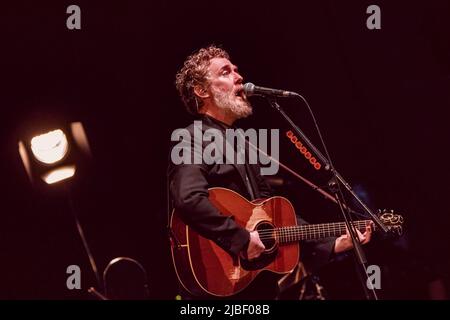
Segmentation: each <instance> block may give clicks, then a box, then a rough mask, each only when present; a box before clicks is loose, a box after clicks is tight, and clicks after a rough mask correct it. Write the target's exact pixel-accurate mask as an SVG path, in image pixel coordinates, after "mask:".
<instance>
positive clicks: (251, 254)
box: [244, 231, 266, 260]
mask: <svg viewBox="0 0 450 320" xmlns="http://www.w3.org/2000/svg"><path fill="white" fill-rule="evenodd" d="M264 249H266V247H264V244H263V243H262V242H261V239H259V234H258V231H252V232H250V241H249V242H248V247H247V252H246V253H245V254H244V256H245V258H246V259H248V260H253V259H256V258H258V257H259V256H260V255H261V253H263V252H264Z"/></svg>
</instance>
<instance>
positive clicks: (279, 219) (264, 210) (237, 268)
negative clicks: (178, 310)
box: [170, 188, 403, 297]
mask: <svg viewBox="0 0 450 320" xmlns="http://www.w3.org/2000/svg"><path fill="white" fill-rule="evenodd" d="M209 200H210V201H211V203H212V204H213V205H214V206H216V207H217V209H218V210H219V211H220V212H221V213H222V214H224V215H227V216H232V217H233V219H234V220H235V221H236V223H238V224H239V225H240V226H242V227H244V228H246V229H247V230H249V231H253V230H257V231H258V233H259V238H260V239H261V241H262V242H263V243H264V246H265V247H266V249H265V251H264V252H263V254H261V256H260V257H259V258H258V259H255V260H251V261H248V260H246V259H242V258H240V257H238V256H232V255H230V254H229V253H227V252H226V251H224V250H223V249H222V248H220V247H219V246H218V245H217V244H215V242H213V241H212V240H209V239H206V238H204V237H202V236H201V235H199V234H198V233H197V232H195V231H194V230H193V229H192V228H190V227H189V226H187V225H186V224H184V223H183V222H182V221H181V219H180V218H179V216H178V214H177V212H176V210H174V212H173V213H172V217H171V222H170V227H171V232H172V238H173V239H174V240H175V241H173V242H172V248H171V251H172V258H173V263H174V266H175V271H176V274H177V277H178V279H179V281H180V283H181V284H182V285H183V287H184V288H185V289H186V290H188V291H189V292H190V293H192V294H193V295H196V296H205V295H206V296H208V295H212V296H217V297H229V296H232V295H235V294H237V293H239V292H240V291H242V290H244V289H245V288H246V287H248V286H249V285H250V283H252V282H253V280H254V279H255V278H256V277H257V275H258V274H259V273H260V272H262V271H270V272H273V273H276V274H279V275H280V276H282V275H285V274H287V273H289V272H291V271H292V270H293V269H294V268H295V266H296V265H297V264H298V262H299V258H300V244H299V241H301V240H309V239H321V238H326V237H337V236H340V235H343V234H345V233H346V226H345V223H344V222H337V223H322V224H306V225H297V219H296V215H295V211H294V208H293V206H292V204H291V202H289V200H287V199H286V198H283V197H278V196H277V197H272V198H269V199H265V200H263V201H260V202H250V201H248V200H247V199H245V198H244V197H242V196H241V195H240V194H238V193H236V192H234V191H232V190H229V189H225V188H211V189H209ZM380 220H381V221H382V222H383V224H384V225H386V227H388V229H390V230H391V231H393V232H396V233H398V234H401V233H402V223H403V217H402V216H400V215H397V214H394V213H384V214H383V215H381V216H380ZM369 222H370V220H359V221H355V222H354V224H355V226H356V228H358V229H359V230H360V231H361V232H364V231H365V228H366V225H367V224H368V223H369ZM375 228H376V227H375Z"/></svg>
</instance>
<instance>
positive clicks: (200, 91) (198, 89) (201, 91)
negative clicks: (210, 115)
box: [194, 85, 209, 99]
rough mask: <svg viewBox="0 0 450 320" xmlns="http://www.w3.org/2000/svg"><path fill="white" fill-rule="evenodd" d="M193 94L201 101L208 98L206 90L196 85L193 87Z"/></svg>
mask: <svg viewBox="0 0 450 320" xmlns="http://www.w3.org/2000/svg"><path fill="white" fill-rule="evenodd" d="M194 93H195V95H196V96H197V97H199V98H202V99H206V98H209V93H208V90H206V89H205V88H204V87H203V86H201V85H196V86H194Z"/></svg>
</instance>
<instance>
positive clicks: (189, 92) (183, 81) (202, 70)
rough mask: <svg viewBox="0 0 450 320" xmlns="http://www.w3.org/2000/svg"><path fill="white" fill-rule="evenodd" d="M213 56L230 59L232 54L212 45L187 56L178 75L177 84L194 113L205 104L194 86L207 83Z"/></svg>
mask: <svg viewBox="0 0 450 320" xmlns="http://www.w3.org/2000/svg"><path fill="white" fill-rule="evenodd" d="M213 58H225V59H230V56H229V55H228V53H227V52H226V51H225V50H223V49H222V48H218V47H216V46H214V45H210V46H208V47H206V48H202V49H200V50H198V51H197V52H195V53H193V54H191V55H190V56H189V57H187V59H186V61H185V62H184V65H183V67H182V68H181V70H180V71H178V73H177V75H176V81H175V86H176V87H177V90H178V93H179V94H180V97H181V100H182V101H183V103H184V105H185V107H186V109H187V111H188V112H189V113H191V114H193V115H197V114H198V110H199V109H200V108H201V107H202V106H203V101H202V100H200V99H197V97H196V95H195V93H194V87H195V86H196V85H200V86H206V85H207V75H208V67H209V64H210V61H211V59H213Z"/></svg>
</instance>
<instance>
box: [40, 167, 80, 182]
mask: <svg viewBox="0 0 450 320" xmlns="http://www.w3.org/2000/svg"><path fill="white" fill-rule="evenodd" d="M74 174H75V166H65V167H61V168H58V169H55V170H53V171H50V172H49V173H47V174H45V175H43V176H42V179H44V181H45V182H46V183H47V184H52V183H56V182H59V181H62V180H65V179H69V178H72V177H73V175H74Z"/></svg>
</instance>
